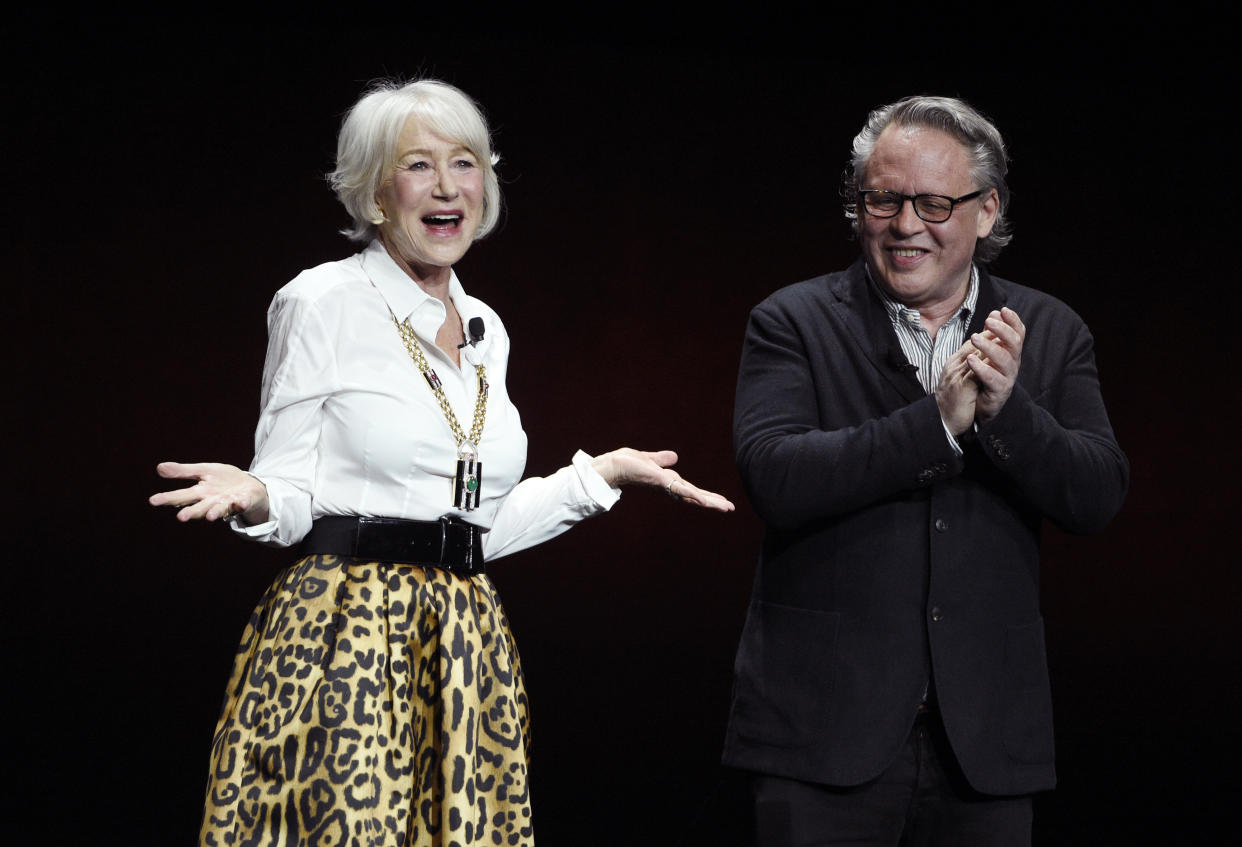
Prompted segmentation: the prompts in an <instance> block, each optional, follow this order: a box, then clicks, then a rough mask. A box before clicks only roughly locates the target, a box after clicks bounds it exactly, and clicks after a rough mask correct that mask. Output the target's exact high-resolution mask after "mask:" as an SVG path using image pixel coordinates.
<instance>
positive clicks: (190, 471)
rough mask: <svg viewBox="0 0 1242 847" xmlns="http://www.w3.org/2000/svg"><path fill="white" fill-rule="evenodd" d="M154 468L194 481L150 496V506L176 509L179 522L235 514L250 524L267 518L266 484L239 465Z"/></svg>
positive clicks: (166, 475) (176, 464)
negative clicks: (191, 483) (184, 486)
mask: <svg viewBox="0 0 1242 847" xmlns="http://www.w3.org/2000/svg"><path fill="white" fill-rule="evenodd" d="M155 471H156V473H158V474H159V475H160V476H162V477H164V478H165V479H193V480H197V482H196V484H194V485H191V486H187V487H186V488H178V489H176V490H174V491H161V492H160V493H159V494H152V495H151V497H150V498H149V502H150V503H151V505H152V506H172V507H173V508H175V509H178V510H179V511H178V512H177V520H179V521H192V520H198V519H199V518H202V519H204V520H208V521H218V520H222V519H224V518H227V517H230V516H233V515H238V516H240V517H241V520H242V522H243V523H247V524H251V525H253V524H260V523H264V522H265V521H266V520H267V519H268V508H267V506H268V504H267V486H265V485H264V484H263V483H262V482H260V481H259V480H258V479H257V478H255V477H253V476H251V475H250V474H248V473H246V472H245V471H243V470H242V469H241V468H238V467H234V466H233V465H222V464H219V463H218V462H196V463H191V464H184V465H183V464H181V463H180V462H160V463H159V464H158V465H156V467H155Z"/></svg>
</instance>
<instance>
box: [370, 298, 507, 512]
mask: <svg viewBox="0 0 1242 847" xmlns="http://www.w3.org/2000/svg"><path fill="white" fill-rule="evenodd" d="M388 314H389V315H391V316H392V322H393V324H394V325H396V327H397V332H398V333H400V335H401V341H402V342H403V343H404V344H405V349H406V351H408V352H409V354H410V358H411V359H413V360H414V366H415V367H416V368H418V370H419V372H420V373H422V375H423V379H425V380H427V385H429V386H430V387H431V391H432V393H433V394H435V395H436V402H437V403H439V404H440V411H441V412H443V413H444V419H445V420H446V421H448V425H449V429H450V430H452V431H453V437H454V438H455V439H457V473H455V474H454V475H453V505H454V506H455V507H456V508H458V509H464V510H466V511H467V512H469V511H472V510H474V509H477V508H478V507H479V490H480V489H481V488H482V486H483V463H482V462H480V461H479V441H480V440H481V439H482V438H483V424H484V422H485V421H486V419H487V371H486V369H485V368H484V367H483V365H475V366H474V371H475V373H476V374H477V375H478V377H479V393H478V394H477V395H476V397H475V401H474V420H473V421H472V422H471V424H470V434H469V435H467V434H466V433H465V432H464V431H463V430H462V428H461V424H460V423H458V422H457V415H456V414H454V413H453V407H452V406H450V405H449V401H448V397H446V396H444V386H443V385H442V384H441V383H440V377H438V376H436V372H435V371H434V370H432V368H431V365H429V364H428V363H427V357H426V356H424V355H423V348H422V346H421V345H420V344H419V343H418V338H417V337H416V336H415V335H414V329H413V328H412V327H411V326H410V322H409V321H408V320H407V321H406V322H405V323H402V322H401V321H398V320H397V316H396V315H394V314H393V313H392V310H391V309H389V310H388Z"/></svg>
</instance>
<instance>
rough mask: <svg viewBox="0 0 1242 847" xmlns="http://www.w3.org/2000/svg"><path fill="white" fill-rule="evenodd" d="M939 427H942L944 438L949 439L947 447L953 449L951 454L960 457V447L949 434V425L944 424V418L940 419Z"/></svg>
mask: <svg viewBox="0 0 1242 847" xmlns="http://www.w3.org/2000/svg"><path fill="white" fill-rule="evenodd" d="M940 425H941V426H943V427H944V434H945V437H946V438H948V439H949V446H950V447H952V448H953V452H954V453H955V454H956V455H958V456H960V455H962V445H960V444H958V443H957V439H956V438H954V437H953V433H951V432H949V425H948V424H947V423H945V422H944V418H941V419H940Z"/></svg>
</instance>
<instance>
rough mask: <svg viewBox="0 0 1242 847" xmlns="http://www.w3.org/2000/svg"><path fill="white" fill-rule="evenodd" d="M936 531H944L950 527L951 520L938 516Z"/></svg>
mask: <svg viewBox="0 0 1242 847" xmlns="http://www.w3.org/2000/svg"><path fill="white" fill-rule="evenodd" d="M935 527H936V532H944V531H946V530H947V529H948V528H949V522H948V521H946V520H945V519H944V518H936V523H935Z"/></svg>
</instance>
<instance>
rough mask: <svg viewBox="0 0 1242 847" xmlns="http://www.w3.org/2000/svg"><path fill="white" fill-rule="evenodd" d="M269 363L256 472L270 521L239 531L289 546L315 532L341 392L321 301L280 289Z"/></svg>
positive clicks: (271, 312)
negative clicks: (325, 444)
mask: <svg viewBox="0 0 1242 847" xmlns="http://www.w3.org/2000/svg"><path fill="white" fill-rule="evenodd" d="M267 331H268V345H267V360H266V362H265V363H264V366H263V386H262V397H261V403H260V408H261V412H260V415H259V425H258V427H257V428H256V430H255V436H254V440H255V455H254V461H253V462H252V463H251V466H250V472H251V473H252V474H253V475H254V476H255V477H257V478H258V479H259V480H260V481H261V482H262V483H263V484H264V485H266V486H267V496H268V504H269V506H268V509H269V515H270V516H269V519H268V520H267V521H266V522H265V523H262V524H256V525H254V526H240V525H237V524H234V527H233V528H234V530H235V531H237V532H238V533H240V534H242V535H245V536H247V537H249V538H251V539H253V540H255V541H258V542H260V543H263V544H269V545H271V546H275V547H288V546H290V545H293V544H296V543H298V542H299V541H301V540H302V538H303V537H305V536H306V534H307V533H308V532H309V531H310V527H311V492H312V490H313V487H314V481H315V470H316V464H317V448H318V443H319V431H320V427H321V426H322V422H323V407H324V402H325V400H326V399H327V398H328V397H329V396H331V395H332V394H333V393H334V392H335V391H337V390H338V388H339V376H338V370H337V363H336V354H335V345H334V343H333V340H332V338H331V334H330V332H329V331H328V328H327V326H326V324H325V321H324V319H323V315H322V313H321V312H320V310H319V308H318V307H317V306H316V304H315V303H314V302H311V301H308V300H306V299H304V298H302V297H298V296H296V295H289V294H286V293H284V292H278V293H277V295H276V297H275V299H274V300H273V301H272V305H271V308H269V309H268V313H267Z"/></svg>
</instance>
